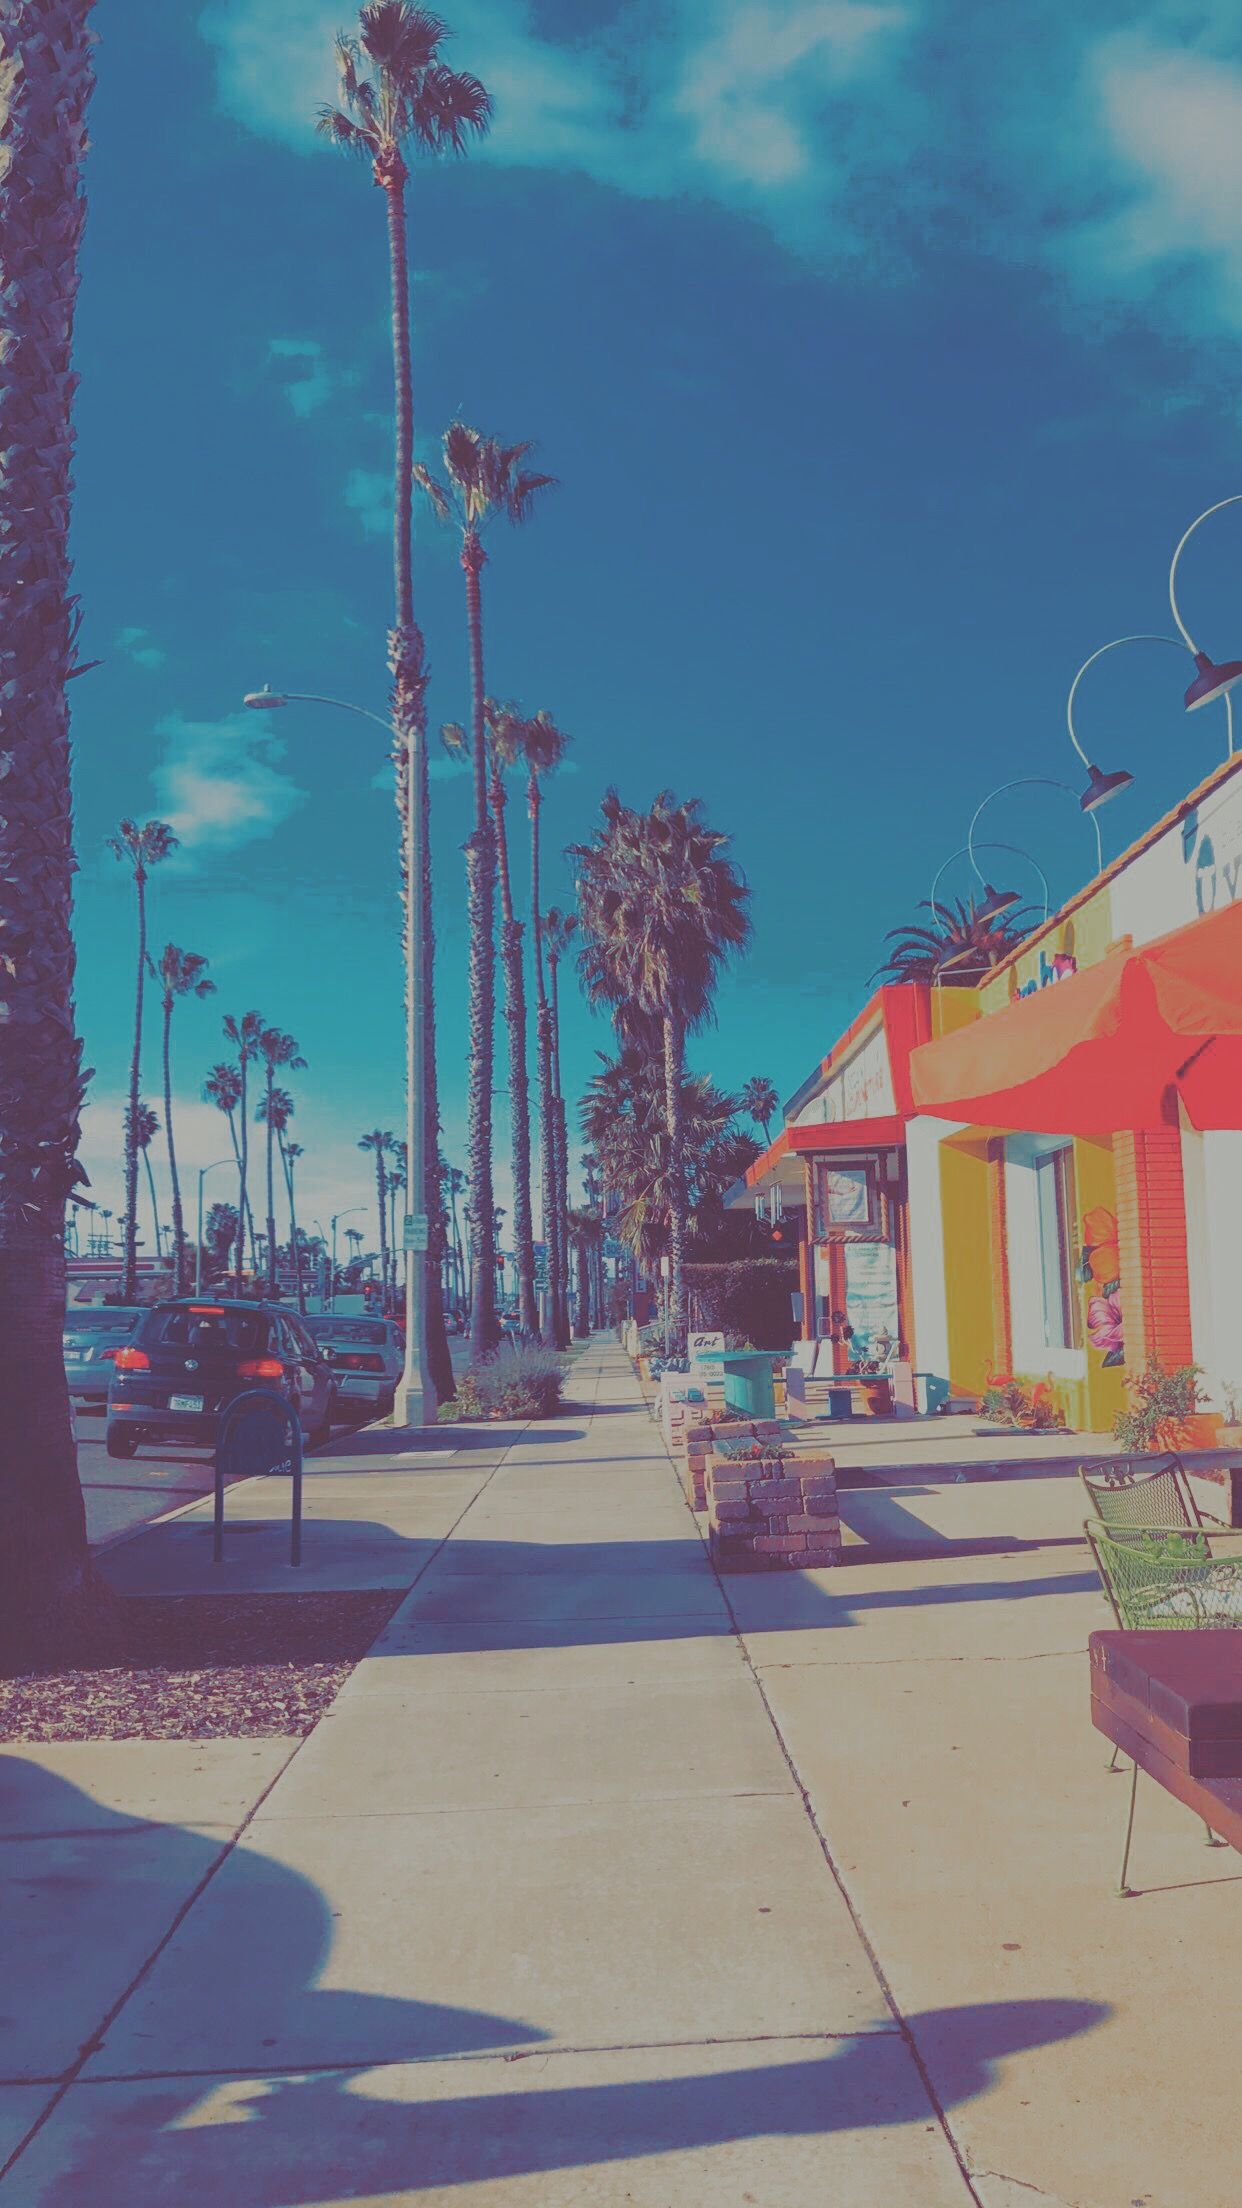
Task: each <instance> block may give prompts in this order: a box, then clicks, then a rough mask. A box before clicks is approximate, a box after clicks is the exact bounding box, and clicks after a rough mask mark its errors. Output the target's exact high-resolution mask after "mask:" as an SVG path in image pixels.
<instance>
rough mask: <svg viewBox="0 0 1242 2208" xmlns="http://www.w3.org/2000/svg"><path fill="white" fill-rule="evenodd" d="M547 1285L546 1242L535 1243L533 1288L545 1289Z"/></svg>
mask: <svg viewBox="0 0 1242 2208" xmlns="http://www.w3.org/2000/svg"><path fill="white" fill-rule="evenodd" d="M547 1285H548V1245H547V1243H546V1242H536V1244H535V1286H536V1288H546V1287H547Z"/></svg>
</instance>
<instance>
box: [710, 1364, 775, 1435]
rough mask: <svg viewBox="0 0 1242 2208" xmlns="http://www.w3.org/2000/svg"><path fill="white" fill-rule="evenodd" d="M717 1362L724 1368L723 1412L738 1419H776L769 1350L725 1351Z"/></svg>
mask: <svg viewBox="0 0 1242 2208" xmlns="http://www.w3.org/2000/svg"><path fill="white" fill-rule="evenodd" d="M720 1361H721V1364H722V1365H723V1366H724V1395H725V1409H726V1410H729V1411H732V1412H733V1413H734V1414H735V1416H736V1417H738V1418H775V1416H776V1390H775V1387H774V1386H773V1382H772V1355H771V1352H770V1350H766V1349H727V1350H726V1351H725V1353H724V1356H723V1357H722V1358H721V1360H720Z"/></svg>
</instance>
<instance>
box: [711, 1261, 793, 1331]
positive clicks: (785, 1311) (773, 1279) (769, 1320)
mask: <svg viewBox="0 0 1242 2208" xmlns="http://www.w3.org/2000/svg"><path fill="white" fill-rule="evenodd" d="M686 1286H687V1287H688V1289H689V1291H690V1294H691V1297H692V1299H693V1311H694V1324H695V1327H696V1329H701V1330H703V1331H707V1330H708V1329H715V1328H719V1329H721V1330H722V1331H723V1333H724V1334H725V1336H726V1337H729V1336H733V1337H734V1340H733V1341H731V1342H730V1343H729V1346H730V1347H731V1348H733V1347H738V1346H740V1345H741V1344H743V1343H749V1344H752V1345H753V1346H754V1348H756V1349H788V1348H789V1345H790V1343H791V1342H792V1341H793V1339H794V1332H795V1329H794V1322H793V1311H792V1307H791V1304H790V1300H789V1299H790V1296H791V1294H792V1293H794V1292H795V1291H796V1290H797V1286H798V1266H797V1260H796V1259H793V1260H791V1259H789V1258H787V1257H739V1258H733V1259H730V1260H729V1261H728V1262H727V1263H724V1264H719V1265H704V1264H694V1263H691V1264H688V1265H687V1266H686Z"/></svg>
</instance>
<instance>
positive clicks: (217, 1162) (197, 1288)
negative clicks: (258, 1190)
mask: <svg viewBox="0 0 1242 2208" xmlns="http://www.w3.org/2000/svg"><path fill="white" fill-rule="evenodd" d="M236 1163H237V1160H236V1158H214V1159H213V1160H212V1162H211V1164H210V1165H203V1166H200V1167H199V1173H198V1239H197V1241H196V1242H195V1244H194V1293H195V1295H196V1296H201V1295H202V1292H203V1182H204V1181H205V1180H206V1178H207V1175H208V1174H209V1173H215V1172H216V1171H218V1169H219V1167H220V1166H222V1165H234V1166H235V1165H236Z"/></svg>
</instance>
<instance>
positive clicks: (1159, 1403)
mask: <svg viewBox="0 0 1242 2208" xmlns="http://www.w3.org/2000/svg"><path fill="white" fill-rule="evenodd" d="M1202 1372H1203V1367H1202V1366H1201V1365H1175V1366H1173V1368H1172V1370H1170V1371H1166V1369H1165V1367H1164V1365H1163V1364H1162V1363H1161V1361H1160V1359H1159V1358H1158V1357H1149V1358H1148V1360H1147V1363H1146V1364H1145V1366H1144V1367H1143V1370H1142V1372H1140V1373H1134V1374H1127V1375H1126V1384H1127V1386H1128V1388H1129V1390H1130V1406H1131V1407H1130V1409H1129V1410H1128V1411H1120V1412H1118V1415H1117V1417H1116V1418H1115V1419H1114V1421H1113V1432H1114V1434H1115V1435H1116V1437H1117V1439H1118V1441H1119V1442H1120V1443H1121V1445H1122V1447H1123V1449H1125V1450H1127V1451H1128V1452H1129V1453H1130V1454H1132V1455H1134V1456H1144V1455H1149V1454H1152V1453H1158V1452H1159V1451H1160V1450H1162V1449H1214V1448H1215V1447H1216V1445H1217V1442H1218V1440H1219V1438H1220V1425H1221V1422H1220V1419H1219V1418H1218V1417H1217V1416H1216V1414H1215V1413H1214V1412H1206V1411H1204V1410H1203V1409H1202V1408H1201V1406H1202V1404H1203V1403H1205V1402H1206V1400H1207V1398H1206V1396H1205V1395H1204V1392H1203V1390H1202V1388H1201V1387H1200V1386H1199V1381H1200V1378H1201V1376H1202Z"/></svg>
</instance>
